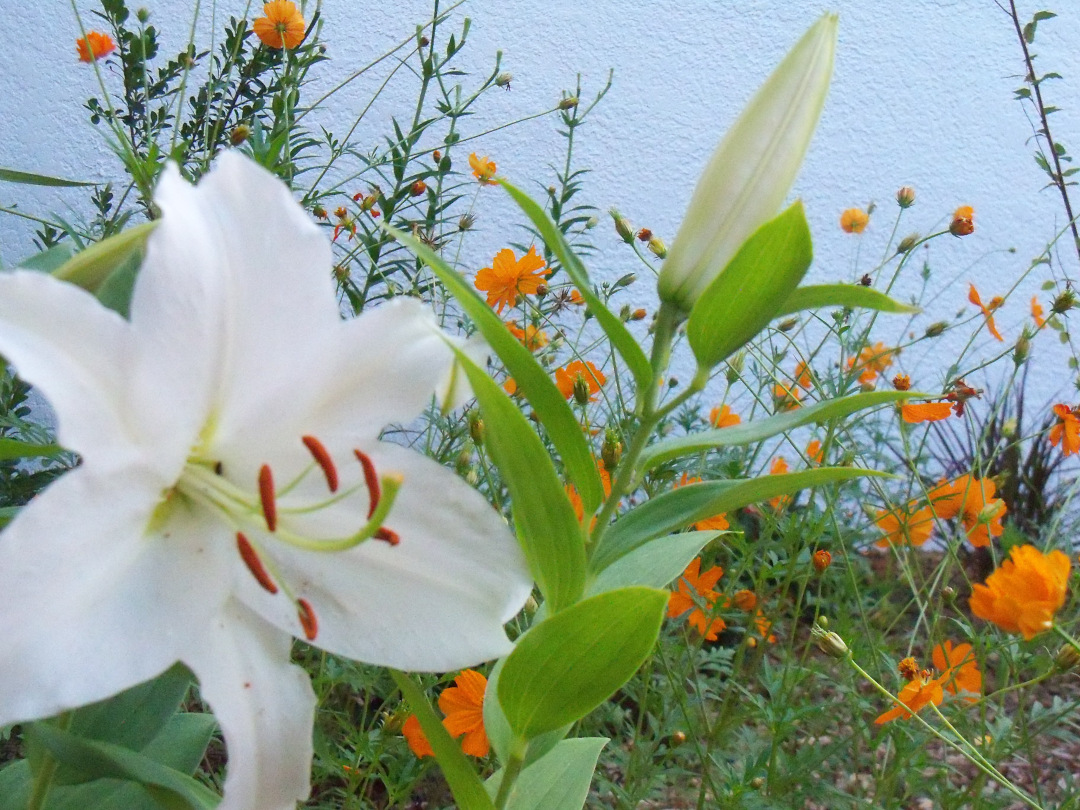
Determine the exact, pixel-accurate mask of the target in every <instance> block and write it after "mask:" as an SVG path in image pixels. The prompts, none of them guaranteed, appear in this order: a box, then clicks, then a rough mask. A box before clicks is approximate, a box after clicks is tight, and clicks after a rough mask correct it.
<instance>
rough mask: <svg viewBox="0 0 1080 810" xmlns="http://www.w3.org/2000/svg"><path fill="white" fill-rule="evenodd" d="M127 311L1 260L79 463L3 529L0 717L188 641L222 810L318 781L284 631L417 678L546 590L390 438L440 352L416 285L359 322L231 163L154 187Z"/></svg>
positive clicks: (463, 492)
mask: <svg viewBox="0 0 1080 810" xmlns="http://www.w3.org/2000/svg"><path fill="white" fill-rule="evenodd" d="M155 201H156V203H157V204H158V205H159V206H160V209H161V211H162V219H161V223H160V225H159V226H158V227H157V229H156V230H155V231H154V233H153V234H152V235H151V236H150V239H149V243H148V245H147V254H146V259H145V262H144V263H143V267H142V270H141V272H140V273H139V276H138V279H137V282H136V286H135V290H134V296H133V299H132V305H131V318H130V321H128V320H124V319H123V318H121V317H120V316H119V315H117V314H116V313H114V312H112V311H110V310H107V309H105V308H104V307H103V306H101V304H99V303H98V302H97V300H96V299H94V298H93V297H92V296H91V295H90V294H88V293H86V292H84V291H83V290H81V289H79V288H77V287H75V286H72V285H70V284H67V283H65V282H61V281H58V280H56V279H54V278H52V277H50V276H47V275H44V274H40V273H32V272H28V271H15V272H12V273H4V274H0V353H2V354H3V355H4V356H5V357H7V358H8V359H9V360H10V361H11V362H12V363H13V364H14V365H15V367H16V368H17V370H18V372H19V374H20V375H21V376H23V377H24V378H25V379H27V380H28V381H30V382H31V383H33V384H34V385H35V386H37V388H38V390H39V391H41V392H42V393H43V394H44V395H45V397H46V398H47V399H48V400H49V402H50V403H51V404H52V407H53V409H54V411H55V413H56V415H57V419H58V422H59V426H58V433H59V440H60V442H61V443H62V444H63V445H64V446H65V447H67V448H69V449H70V450H73V451H75V452H77V453H78V454H79V455H80V457H81V462H82V463H81V464H80V465H79V466H78V467H77V468H76V469H74V470H72V471H71V472H69V473H67V474H66V475H64V476H62V477H61V478H60V479H59V480H57V481H56V482H55V483H53V484H52V485H51V486H49V487H48V488H47V489H46V490H45V491H44V492H42V493H41V494H40V495H38V496H37V497H36V498H35V499H34V500H33V501H32V502H31V503H30V504H29V505H27V506H26V507H25V508H24V509H23V510H22V511H21V512H20V514H19V515H18V517H17V518H16V519H15V520H14V521H13V522H12V523H11V524H10V526H8V527H7V529H5V530H4V531H3V533H0V594H3V604H2V605H0V684H2V685H3V686H2V688H0V726H4V725H7V724H9V723H16V722H22V721H28V720H33V719H37V718H42V717H48V716H51V715H54V714H56V713H58V712H61V711H64V710H66V709H70V708H73V707H76V706H81V705H83V704H86V703H90V702H92V701H97V700H101V699H103V698H107V697H109V696H110V695H113V694H115V693H116V692H119V691H121V690H123V689H125V688H127V687H129V686H132V685H134V684H137V683H140V682H142V681H145V680H147V679H149V678H152V677H154V676H155V675H157V674H159V673H160V672H162V671H163V670H165V669H166V668H167V667H169V666H170V665H172V664H173V662H175V661H177V660H180V661H183V662H184V663H185V664H187V665H188V666H189V667H190V668H191V669H192V670H193V671H194V672H195V674H196V675H197V676H198V678H199V682H200V687H201V693H202V695H203V697H204V698H205V699H206V700H207V701H208V702H209V704H210V706H211V707H212V708H213V710H214V712H215V714H216V715H217V717H218V720H219V722H220V724H221V727H222V729H223V731H224V734H225V740H226V745H227V747H228V752H229V762H228V772H227V779H226V783H225V794H226V795H225V800H224V803H223V804H222V805H221V807H222V808H223V809H224V810H233V809H234V808H243V809H244V810H277V809H278V808H281V809H282V810H284V809H285V808H288V809H289V810H292V809H293V808H294V806H295V802H296V800H298V799H303V798H304V797H306V796H307V794H308V790H309V778H310V763H311V754H312V747H311V729H312V721H313V716H314V707H315V698H314V694H313V692H312V690H311V686H310V684H309V683H308V678H307V676H306V675H305V673H304V672H303V670H301V669H299V668H298V667H296V666H294V665H292V664H290V663H289V652H290V647H291V643H290V642H291V637H292V636H298V637H306V638H307V639H308V641H309V642H310V643H312V644H315V645H316V646H319V647H322V648H323V649H325V650H328V651H330V652H333V653H335V654H338V655H342V656H347V657H349V658H353V659H357V660H360V661H365V662H369V663H373V664H380V665H385V666H391V667H397V668H401V669H408V670H434V671H446V670H454V669H458V668H460V667H464V666H467V665H470V664H475V663H477V662H480V661H484V660H488V659H491V658H495V657H497V656H500V655H503V654H505V653H507V652H508V651H509V650H510V648H511V645H510V643H509V641H508V640H507V638H506V635H505V633H504V632H503V628H502V625H503V623H504V622H506V621H508V620H509V619H510V618H511V617H512V616H514V614H515V613H516V612H517V611H518V610H519V609H520V607H521V606H522V604H523V603H524V602H525V600H526V598H527V597H528V595H529V592H530V581H529V577H528V573H527V566H526V563H525V561H524V558H523V555H522V554H521V552H520V550H519V548H518V546H517V544H516V542H515V541H514V538H513V537H512V536H511V534H510V532H509V530H508V529H507V527H506V525H505V523H504V521H503V520H502V519H501V518H500V516H499V515H498V514H497V513H496V512H495V511H494V510H493V509H492V508H491V507H490V506H489V505H488V503H487V502H486V501H485V500H484V499H483V498H482V497H481V496H480V495H479V493H477V492H475V491H474V490H472V489H471V488H469V487H468V486H467V485H466V484H465V483H464V482H462V481H461V480H459V479H458V478H457V477H456V476H455V475H453V474H452V473H451V472H449V471H448V470H445V469H443V468H442V467H440V466H439V465H438V464H436V463H435V462H434V461H431V460H430V459H427V458H425V457H423V456H421V455H419V454H418V453H415V452H411V451H408V450H406V449H404V448H402V447H399V446H396V445H393V444H387V443H383V442H379V441H378V435H379V432H380V431H381V430H382V428H383V427H385V426H386V425H387V424H388V423H390V422H397V421H407V420H410V419H412V418H413V417H415V416H416V415H417V414H419V413H420V412H421V411H422V410H423V408H424V407H425V406H426V405H427V404H428V403H429V402H430V401H431V396H432V392H433V391H434V390H435V387H436V386H437V384H438V383H439V382H440V380H441V379H442V378H443V377H444V375H445V374H446V372H447V371H448V369H449V368H450V366H451V352H450V349H449V348H448V346H447V344H446V341H445V340H444V336H442V335H441V333H440V332H438V330H437V329H436V327H435V325H434V319H433V318H432V317H430V316H429V315H428V314H427V313H426V312H425V311H424V309H423V307H422V306H421V305H420V303H419V302H417V301H410V300H401V301H397V302H393V303H390V304H388V305H385V306H382V307H380V308H378V309H376V310H374V311H371V312H369V313H365V314H364V315H363V316H362V317H359V318H356V319H355V320H350V321H342V320H341V319H340V317H339V311H338V305H337V301H336V296H335V292H334V288H333V283H332V281H331V273H330V269H331V253H330V246H329V244H328V242H327V240H326V238H325V237H324V236H323V235H322V234H321V233H320V231H319V229H318V228H317V227H316V226H315V225H314V224H313V223H312V222H311V221H310V219H309V218H308V217H307V215H306V214H305V213H304V212H303V210H302V209H301V208H300V206H299V205H297V203H296V202H295V201H294V200H293V199H292V198H291V196H290V195H289V192H288V190H287V189H286V188H285V187H284V185H282V184H281V183H280V182H278V181H277V180H276V179H275V178H274V177H273V176H272V175H270V174H269V173H267V172H265V171H264V170H263V169H261V168H259V167H258V166H256V165H255V164H254V163H252V162H251V161H249V160H248V159H246V158H244V157H242V156H241V155H239V154H226V155H224V156H222V157H221V159H220V160H219V162H218V165H217V168H216V169H215V170H214V171H212V172H211V173H210V174H209V175H207V176H206V177H205V178H204V179H203V180H202V182H201V183H200V184H199V186H198V187H197V188H193V187H192V186H190V185H189V184H187V183H186V182H184V181H183V180H182V179H181V177H180V175H179V173H178V172H177V170H176V169H175V168H174V167H169V168H168V169H166V172H165V174H164V176H163V177H162V179H161V182H160V184H159V186H158V190H157V194H156V196H155Z"/></svg>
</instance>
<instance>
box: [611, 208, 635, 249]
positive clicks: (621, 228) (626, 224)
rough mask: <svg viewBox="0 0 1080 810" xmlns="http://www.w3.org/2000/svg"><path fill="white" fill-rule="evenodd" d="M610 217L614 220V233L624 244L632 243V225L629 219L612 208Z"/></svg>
mask: <svg viewBox="0 0 1080 810" xmlns="http://www.w3.org/2000/svg"><path fill="white" fill-rule="evenodd" d="M611 218H612V219H613V220H615V233H617V234H618V235H619V237H620V238H621V239H622V240H623V241H624V242H626V244H628V245H632V244H633V243H634V226H633V225H631V224H630V220H628V219H627V218H626V217H624V216H623V215H622V214H620V213H619V212H618V211H616V210H615V209H614V208H612V209H611Z"/></svg>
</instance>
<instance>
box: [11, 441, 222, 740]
mask: <svg viewBox="0 0 1080 810" xmlns="http://www.w3.org/2000/svg"><path fill="white" fill-rule="evenodd" d="M158 494H159V493H158V492H157V491H156V489H154V485H153V484H152V482H151V481H150V480H149V478H148V476H146V475H145V474H144V472H143V471H141V470H138V469H135V468H128V469H125V470H109V471H108V473H107V474H105V475H103V474H100V473H99V471H98V470H97V469H95V466H94V462H93V460H92V459H88V460H87V461H86V462H84V464H83V465H82V466H80V467H79V468H77V469H75V470H73V471H71V472H70V473H67V474H66V475H64V476H63V477H62V478H60V479H59V480H58V481H56V482H54V483H53V484H52V485H50V486H49V488H48V489H46V490H45V491H44V492H43V493H41V494H40V495H38V496H37V497H36V498H35V499H34V500H33V501H32V502H31V503H30V504H29V505H28V506H26V507H25V508H24V509H23V510H22V511H21V512H20V513H19V515H18V516H17V517H16V518H15V520H14V521H13V522H12V523H11V525H9V526H8V527H7V528H6V529H5V530H4V532H3V534H0V594H3V600H4V601H3V605H4V606H3V609H2V610H0V639H3V643H2V644H0V683H2V684H3V688H2V689H0V726H4V725H7V724H9V723H15V722H20V721H23V720H32V719H35V718H38V717H49V716H52V715H54V714H57V713H58V712H61V711H64V710H67V709H71V708H74V707H76V706H82V705H84V704H86V703H91V702H93V701H97V700H102V699H104V698H107V697H109V696H110V695H113V694H115V693H116V692H119V691H121V690H123V689H126V688H128V687H130V686H134V685H135V684H137V683H142V682H143V681H145V680H147V679H149V678H152V677H154V676H155V675H157V674H158V673H160V672H162V671H164V670H165V669H167V668H168V667H170V666H171V665H172V664H173V663H175V662H176V660H177V652H178V650H179V648H180V646H181V645H182V644H186V643H187V642H188V641H189V639H190V638H192V637H193V636H196V635H197V634H198V633H200V632H201V631H202V628H203V625H204V624H205V623H206V622H207V621H209V619H210V617H211V616H212V615H213V614H215V613H216V612H217V609H218V605H220V604H221V603H222V602H223V601H224V599H225V597H226V594H227V587H228V584H229V579H228V575H227V573H226V571H227V565H226V563H224V562H223V561H222V560H221V559H220V555H221V553H222V551H224V550H225V549H226V547H225V546H223V545H222V544H221V543H220V542H217V543H215V542H213V541H212V540H211V539H210V537H211V535H210V534H209V533H208V532H207V529H209V530H210V532H212V531H214V530H215V529H216V530H217V531H218V532H219V533H220V527H214V526H209V527H208V525H207V521H206V520H204V519H203V520H200V519H198V518H197V517H194V516H185V517H186V518H187V519H186V520H185V521H184V522H182V523H181V524H180V528H181V529H184V528H186V530H187V531H186V533H184V532H181V533H178V534H175V535H172V536H170V534H171V529H170V526H175V522H169V523H167V525H166V527H165V531H166V532H169V533H170V534H166V535H164V536H160V537H148V536H144V535H143V533H142V532H141V531H138V530H134V531H133V529H132V527H141V526H145V525H146V524H147V521H148V520H149V518H150V512H151V511H152V509H153V508H154V504H155V502H156V499H157V496H158ZM181 508H182V507H181Z"/></svg>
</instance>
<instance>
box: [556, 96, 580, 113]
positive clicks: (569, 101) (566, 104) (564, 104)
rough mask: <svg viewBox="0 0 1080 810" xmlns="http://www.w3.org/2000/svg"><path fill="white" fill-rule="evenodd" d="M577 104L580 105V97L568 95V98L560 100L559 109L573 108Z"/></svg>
mask: <svg viewBox="0 0 1080 810" xmlns="http://www.w3.org/2000/svg"><path fill="white" fill-rule="evenodd" d="M577 105H578V97H577V96H567V97H566V98H564V99H563V100H562V101H560V102H559V109H560V110H572V109H574V107H576V106H577Z"/></svg>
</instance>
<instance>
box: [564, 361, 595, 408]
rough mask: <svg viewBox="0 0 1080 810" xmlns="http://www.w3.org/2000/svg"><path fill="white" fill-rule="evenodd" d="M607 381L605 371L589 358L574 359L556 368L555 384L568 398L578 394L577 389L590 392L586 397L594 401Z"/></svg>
mask: <svg viewBox="0 0 1080 810" xmlns="http://www.w3.org/2000/svg"><path fill="white" fill-rule="evenodd" d="M606 382H607V377H605V376H604V372H602V371H601V370H600V369H598V368H597V367H596V366H594V365H593V364H592V363H591V362H589V361H588V360H584V361H582V360H574V361H573V362H571V363H569V364H567V365H566V366H565V367H563V368H557V369H555V385H556V386H557V387H558V389H559V393H561V394H562V395H563V396H564V397H565V398H566V399H570V397H576V396H578V395H577V394H576V393H575V389H578V390H580V391H582V392H583V393H584V392H588V393H587V395H586V397H585V398H586V399H587V400H588V401H589V402H592V401H594V400H595V399H596V395H597V394H598V393H599V392H600V388H601V387H602V386H603V385H604V383H606Z"/></svg>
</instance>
